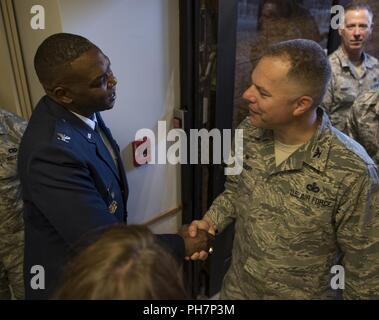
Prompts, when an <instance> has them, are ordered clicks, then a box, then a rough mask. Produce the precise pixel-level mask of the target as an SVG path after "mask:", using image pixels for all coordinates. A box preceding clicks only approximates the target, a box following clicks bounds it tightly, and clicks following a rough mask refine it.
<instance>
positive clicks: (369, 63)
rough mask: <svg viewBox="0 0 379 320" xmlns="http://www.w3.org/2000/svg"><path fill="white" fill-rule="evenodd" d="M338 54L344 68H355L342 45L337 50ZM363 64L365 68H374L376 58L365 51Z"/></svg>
mask: <svg viewBox="0 0 379 320" xmlns="http://www.w3.org/2000/svg"><path fill="white" fill-rule="evenodd" d="M336 55H337V56H338V58H339V60H340V62H341V66H342V68H349V69H350V70H353V68H352V63H351V62H350V60H349V58H348V57H347V55H346V53H345V52H344V51H343V49H342V47H339V48H338V49H337V51H336ZM363 65H364V66H365V68H368V69H373V68H374V67H375V59H374V58H373V57H371V56H370V55H368V54H367V53H366V52H363Z"/></svg>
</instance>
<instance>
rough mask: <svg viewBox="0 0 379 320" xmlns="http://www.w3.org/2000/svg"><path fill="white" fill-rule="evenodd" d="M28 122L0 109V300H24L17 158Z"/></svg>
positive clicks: (22, 236) (22, 225)
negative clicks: (12, 296) (12, 297)
mask: <svg viewBox="0 0 379 320" xmlns="http://www.w3.org/2000/svg"><path fill="white" fill-rule="evenodd" d="M26 125H27V122H26V121H25V120H23V119H21V118H20V117H18V116H16V115H14V114H12V113H10V112H7V111H5V110H3V109H0V299H10V298H11V291H10V288H9V287H11V288H12V292H13V295H14V297H15V298H16V299H23V298H24V280H23V261H24V223H23V218H22V214H23V205H22V199H21V194H20V182H19V180H18V176H17V154H18V147H19V143H20V141H21V137H22V135H23V133H24V131H25V129H26Z"/></svg>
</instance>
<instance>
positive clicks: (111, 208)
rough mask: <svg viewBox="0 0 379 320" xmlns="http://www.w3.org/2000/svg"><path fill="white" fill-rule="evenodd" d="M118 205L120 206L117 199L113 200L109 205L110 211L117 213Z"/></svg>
mask: <svg viewBox="0 0 379 320" xmlns="http://www.w3.org/2000/svg"><path fill="white" fill-rule="evenodd" d="M117 207H118V204H117V201H116V200H113V201H112V202H111V204H110V205H109V207H108V211H109V213H111V214H115V213H116V211H117Z"/></svg>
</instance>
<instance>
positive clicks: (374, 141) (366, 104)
mask: <svg viewBox="0 0 379 320" xmlns="http://www.w3.org/2000/svg"><path fill="white" fill-rule="evenodd" d="M347 133H348V134H349V136H350V137H352V138H353V139H354V140H356V141H358V142H359V143H360V144H361V145H362V146H364V147H365V149H366V151H367V153H368V154H369V155H370V157H372V158H373V159H374V161H375V162H376V164H377V165H378V164H379V90H371V91H368V92H366V93H363V94H362V95H360V96H359V97H358V99H357V100H356V101H355V103H354V104H353V106H352V107H351V111H350V114H349V118H348V121H347Z"/></svg>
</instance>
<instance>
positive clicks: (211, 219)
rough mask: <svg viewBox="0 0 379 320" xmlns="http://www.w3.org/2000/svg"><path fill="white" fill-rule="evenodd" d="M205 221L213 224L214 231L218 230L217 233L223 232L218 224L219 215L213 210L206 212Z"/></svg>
mask: <svg viewBox="0 0 379 320" xmlns="http://www.w3.org/2000/svg"><path fill="white" fill-rule="evenodd" d="M203 219H206V220H207V221H208V223H210V224H211V226H212V227H213V229H214V230H216V232H221V231H222V230H220V226H219V225H218V224H217V223H216V221H217V214H216V213H215V212H214V211H212V210H209V211H208V212H206V214H205V215H204V217H203Z"/></svg>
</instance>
